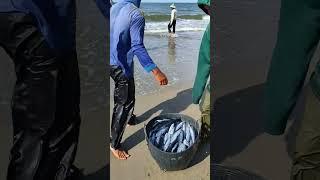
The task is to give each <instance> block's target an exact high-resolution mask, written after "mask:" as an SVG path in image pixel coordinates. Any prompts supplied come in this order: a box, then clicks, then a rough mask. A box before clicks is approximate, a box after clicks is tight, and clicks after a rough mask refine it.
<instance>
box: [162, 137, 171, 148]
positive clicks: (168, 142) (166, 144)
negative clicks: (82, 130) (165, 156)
mask: <svg viewBox="0 0 320 180" xmlns="http://www.w3.org/2000/svg"><path fill="white" fill-rule="evenodd" d="M169 145H170V136H169V139H168V140H167V142H166V143H165V145H164V146H163V150H164V151H167V150H168V148H169Z"/></svg>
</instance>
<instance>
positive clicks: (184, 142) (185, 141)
mask: <svg viewBox="0 0 320 180" xmlns="http://www.w3.org/2000/svg"><path fill="white" fill-rule="evenodd" d="M183 144H184V145H186V146H187V147H189V146H190V143H189V142H188V141H187V140H186V139H185V140H183Z"/></svg>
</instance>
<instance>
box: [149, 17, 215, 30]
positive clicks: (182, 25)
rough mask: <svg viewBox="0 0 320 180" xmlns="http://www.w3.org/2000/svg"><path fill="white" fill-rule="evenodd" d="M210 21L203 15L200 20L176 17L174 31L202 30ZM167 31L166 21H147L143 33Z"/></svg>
mask: <svg viewBox="0 0 320 180" xmlns="http://www.w3.org/2000/svg"><path fill="white" fill-rule="evenodd" d="M209 22H210V16H203V17H202V20H195V19H179V18H178V19H177V25H176V32H186V31H204V30H205V29H206V27H207V25H208V23H209ZM165 32H168V22H147V23H146V29H145V33H147V34H148V33H149V34H157V33H165Z"/></svg>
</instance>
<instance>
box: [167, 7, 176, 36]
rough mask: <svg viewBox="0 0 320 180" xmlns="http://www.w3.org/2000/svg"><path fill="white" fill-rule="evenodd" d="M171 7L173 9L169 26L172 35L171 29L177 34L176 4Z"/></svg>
mask: <svg viewBox="0 0 320 180" xmlns="http://www.w3.org/2000/svg"><path fill="white" fill-rule="evenodd" d="M170 7H171V18H170V22H169V24H168V32H169V33H171V27H172V30H173V33H176V19H177V10H176V6H175V5H174V4H171V6H170Z"/></svg>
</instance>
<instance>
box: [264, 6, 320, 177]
mask: <svg viewBox="0 0 320 180" xmlns="http://www.w3.org/2000/svg"><path fill="white" fill-rule="evenodd" d="M319 38H320V1H319V0H282V4H281V13H280V22H279V31H278V39H277V44H276V47H275V49H274V52H273V59H272V62H271V66H270V70H269V74H268V79H267V83H266V117H267V121H266V132H267V133H269V134H273V135H281V134H283V133H284V131H285V128H286V124H287V120H288V117H289V115H290V113H291V111H292V109H293V108H294V106H295V104H296V102H297V99H298V97H299V95H300V93H301V90H302V87H303V84H304V80H305V77H306V74H307V72H308V68H309V63H310V60H311V58H312V56H313V54H314V51H315V49H316V47H317V45H318V42H319ZM319 72H320V71H319V66H318V68H317V69H316V71H315V72H314V73H313V76H312V78H311V81H310V83H309V84H308V90H307V91H308V92H307V99H306V104H305V112H304V117H303V119H302V121H301V127H300V129H299V131H298V136H297V139H296V143H295V144H296V146H295V150H294V151H295V153H294V157H293V167H292V176H291V179H292V180H320V101H319V96H318V95H317V94H319V93H318V92H320V83H319V82H320V76H319V74H320V73H319Z"/></svg>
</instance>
